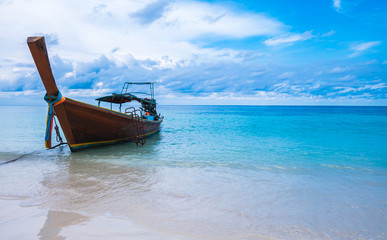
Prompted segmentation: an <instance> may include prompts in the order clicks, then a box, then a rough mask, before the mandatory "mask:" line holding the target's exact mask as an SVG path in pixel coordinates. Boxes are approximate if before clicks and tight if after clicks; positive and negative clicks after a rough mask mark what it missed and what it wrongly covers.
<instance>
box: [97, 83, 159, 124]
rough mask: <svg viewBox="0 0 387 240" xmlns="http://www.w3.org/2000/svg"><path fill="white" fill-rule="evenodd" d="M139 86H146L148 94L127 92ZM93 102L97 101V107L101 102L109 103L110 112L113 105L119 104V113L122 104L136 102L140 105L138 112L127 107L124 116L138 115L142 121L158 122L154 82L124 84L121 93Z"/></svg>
mask: <svg viewBox="0 0 387 240" xmlns="http://www.w3.org/2000/svg"><path fill="white" fill-rule="evenodd" d="M141 85H148V86H149V92H142V91H135V92H129V90H130V88H131V87H133V86H141ZM139 96H141V97H139ZM142 96H144V97H142ZM95 100H97V101H98V106H99V107H100V105H101V102H109V103H110V109H111V110H113V103H114V104H119V111H120V112H121V107H122V104H124V103H129V102H132V101H136V102H138V103H140V104H141V107H140V108H139V110H137V109H135V108H134V107H129V108H126V109H125V113H126V114H139V115H140V116H141V118H143V119H148V120H154V121H158V120H159V119H160V118H161V117H160V116H159V115H157V111H156V99H155V98H154V82H125V84H124V86H123V87H122V90H121V93H112V94H111V95H108V96H104V97H100V98H97V99H95Z"/></svg>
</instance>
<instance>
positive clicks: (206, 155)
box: [0, 106, 387, 239]
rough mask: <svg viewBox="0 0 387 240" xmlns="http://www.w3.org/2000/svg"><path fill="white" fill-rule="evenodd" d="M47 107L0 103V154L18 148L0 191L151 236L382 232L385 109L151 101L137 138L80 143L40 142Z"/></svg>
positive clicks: (25, 202) (371, 235) (386, 187)
mask: <svg viewBox="0 0 387 240" xmlns="http://www.w3.org/2000/svg"><path fill="white" fill-rule="evenodd" d="M46 111H47V108H46V106H32V107H31V106H28V107H27V106H17V107H12V106H1V107H0V122H1V125H0V132H1V137H0V161H6V160H9V159H13V158H15V157H18V156H20V155H22V154H28V155H26V156H25V157H23V158H22V159H20V160H18V161H16V162H13V163H10V164H6V165H0V182H1V187H0V199H15V200H18V201H19V204H20V206H23V207H28V206H38V207H39V208H40V209H45V210H47V211H54V210H55V211H65V212H72V213H77V214H82V215H85V216H87V217H88V218H89V220H85V222H90V221H91V220H90V218H95V217H97V216H120V217H123V218H124V219H126V220H125V221H129V220H130V221H134V222H135V223H136V224H138V225H140V226H142V227H144V228H146V229H148V230H149V232H152V233H153V234H156V235H157V236H158V237H157V239H163V238H162V236H164V237H165V239H171V238H173V239H221V238H222V239H228V238H229V239H386V238H387V231H386V226H387V107H303V106H159V112H161V113H162V115H164V116H165V121H164V123H163V124H162V125H163V128H162V130H161V132H160V133H158V134H156V135H153V136H152V137H150V138H148V139H147V143H146V145H144V146H141V147H136V145H135V144H134V143H125V144H119V145H112V146H107V147H102V148H96V149H90V150H86V151H82V152H78V153H70V151H69V150H68V148H67V147H61V148H58V149H55V150H49V151H47V150H45V149H44V141H43V136H44V127H45V126H44V125H45V118H46ZM21 176H23V177H22V178H21ZM0 219H1V213H0ZM77 224H79V223H77ZM77 224H75V225H77ZM83 224H84V223H83ZM42 225H43V224H42ZM1 226H2V223H1V222H0V230H1ZM4 226H5V225H4ZM42 227H43V226H42ZM62 230H63V229H62ZM148 230H147V231H148ZM147 231H145V232H147ZM112 234H114V233H112ZM144 234H145V233H144ZM63 236H65V233H63ZM86 236H87V235H86ZM146 236H147V235H146V234H145V235H144V236H142V237H140V239H147V238H146ZM150 239H153V238H150Z"/></svg>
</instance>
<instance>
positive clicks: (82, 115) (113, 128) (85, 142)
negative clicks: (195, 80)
mask: <svg viewBox="0 0 387 240" xmlns="http://www.w3.org/2000/svg"><path fill="white" fill-rule="evenodd" d="M54 111H55V114H56V116H57V118H58V120H59V122H60V125H61V127H62V130H63V133H64V135H65V137H66V140H67V143H68V145H69V147H70V149H71V151H73V152H75V151H79V150H82V149H86V148H91V147H97V146H101V145H107V144H113V143H119V142H126V141H133V140H135V139H136V129H135V121H140V124H142V126H143V128H144V135H145V136H149V135H151V134H153V133H156V132H158V131H159V130H160V124H161V122H162V120H158V121H150V120H147V119H142V120H138V119H134V118H132V117H131V116H130V115H127V114H124V113H121V112H117V111H113V110H110V109H106V108H101V107H97V106H94V105H90V104H86V103H83V102H78V101H75V100H73V99H69V98H66V100H65V101H63V102H62V103H61V104H58V105H56V106H54Z"/></svg>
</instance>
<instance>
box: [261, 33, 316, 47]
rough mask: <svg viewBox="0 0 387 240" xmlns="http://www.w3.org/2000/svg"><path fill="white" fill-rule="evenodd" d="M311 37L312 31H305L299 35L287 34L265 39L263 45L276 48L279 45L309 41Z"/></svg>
mask: <svg viewBox="0 0 387 240" xmlns="http://www.w3.org/2000/svg"><path fill="white" fill-rule="evenodd" d="M312 37H313V35H312V31H306V32H304V33H301V34H289V35H287V36H283V37H277V38H271V39H267V40H265V41H264V42H263V43H264V44H266V45H267V46H277V45H281V44H293V43H295V42H299V41H305V40H308V39H311V38H312Z"/></svg>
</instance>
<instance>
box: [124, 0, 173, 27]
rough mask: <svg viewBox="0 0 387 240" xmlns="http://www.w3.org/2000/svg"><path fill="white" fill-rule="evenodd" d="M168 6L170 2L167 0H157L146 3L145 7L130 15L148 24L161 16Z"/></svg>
mask: <svg viewBox="0 0 387 240" xmlns="http://www.w3.org/2000/svg"><path fill="white" fill-rule="evenodd" d="M167 8H168V3H167V2H166V1H157V2H153V3H150V4H148V5H146V6H145V7H144V8H143V9H141V10H138V11H137V12H134V13H132V14H130V15H129V16H130V17H132V18H135V19H136V20H137V21H138V22H139V23H140V24H142V25H148V24H151V23H153V22H154V21H156V20H157V19H159V18H161V17H162V16H163V14H164V11H166V10H167Z"/></svg>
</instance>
